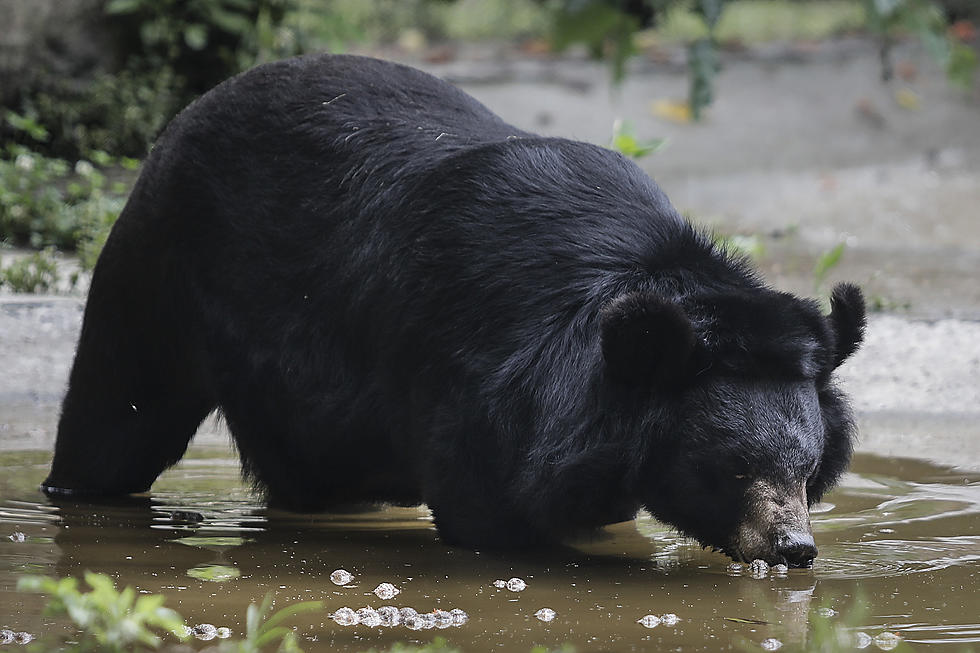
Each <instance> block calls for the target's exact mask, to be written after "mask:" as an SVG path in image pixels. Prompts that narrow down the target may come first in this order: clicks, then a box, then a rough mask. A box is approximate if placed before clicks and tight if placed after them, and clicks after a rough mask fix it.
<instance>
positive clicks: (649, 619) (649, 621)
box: [636, 614, 660, 628]
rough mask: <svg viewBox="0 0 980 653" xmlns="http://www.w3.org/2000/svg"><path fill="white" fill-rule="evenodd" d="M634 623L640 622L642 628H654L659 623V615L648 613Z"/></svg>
mask: <svg viewBox="0 0 980 653" xmlns="http://www.w3.org/2000/svg"><path fill="white" fill-rule="evenodd" d="M636 623H638V624H640V625H641V626H643V627H644V628H656V627H657V626H659V625H660V617H658V616H657V615H655V614H648V615H647V616H645V617H643V618H642V619H640V620H639V621H637V622H636Z"/></svg>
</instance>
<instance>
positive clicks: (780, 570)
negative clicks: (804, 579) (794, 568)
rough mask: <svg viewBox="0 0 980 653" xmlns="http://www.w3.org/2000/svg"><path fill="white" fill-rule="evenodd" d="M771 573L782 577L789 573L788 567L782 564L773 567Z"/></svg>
mask: <svg viewBox="0 0 980 653" xmlns="http://www.w3.org/2000/svg"><path fill="white" fill-rule="evenodd" d="M772 573H774V574H778V575H780V576H784V575H786V574H788V573H789V567H787V566H786V565H784V564H778V565H773V566H772Z"/></svg>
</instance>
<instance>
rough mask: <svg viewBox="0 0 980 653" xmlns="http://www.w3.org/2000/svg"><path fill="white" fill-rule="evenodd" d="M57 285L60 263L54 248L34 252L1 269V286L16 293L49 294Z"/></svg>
mask: <svg viewBox="0 0 980 653" xmlns="http://www.w3.org/2000/svg"><path fill="white" fill-rule="evenodd" d="M57 283H58V263H57V261H56V260H55V258H54V249H53V248H48V249H45V250H42V251H40V252H34V253H33V254H31V255H30V256H28V257H26V258H22V259H20V260H19V261H14V262H13V263H11V264H10V265H8V266H7V267H5V268H2V269H0V286H9V287H10V289H11V290H12V291H14V292H23V293H39V292H48V291H49V290H51V289H52V288H54V287H55V285H57Z"/></svg>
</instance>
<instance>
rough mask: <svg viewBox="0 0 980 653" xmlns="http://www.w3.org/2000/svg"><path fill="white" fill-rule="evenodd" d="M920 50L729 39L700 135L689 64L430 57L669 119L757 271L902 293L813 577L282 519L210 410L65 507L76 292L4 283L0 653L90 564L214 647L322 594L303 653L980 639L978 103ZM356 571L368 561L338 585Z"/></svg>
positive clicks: (859, 391)
mask: <svg viewBox="0 0 980 653" xmlns="http://www.w3.org/2000/svg"><path fill="white" fill-rule="evenodd" d="M787 53H788V54H791V55H793V56H792V57H789V58H787V57H786V56H785V55H787ZM899 56H900V58H903V59H904V60H907V61H908V62H910V63H912V64H914V65H915V66H917V67H918V69H919V70H920V74H919V75H918V76H917V77H916V78H915V79H912V80H909V81H905V82H900V84H901V85H902V86H901V88H905V89H906V90H909V91H911V92H913V93H914V94H915V95H916V97H917V98H918V104H917V105H916V108H913V109H910V108H903V107H902V106H900V105H899V104H898V103H896V99H895V98H896V92H897V91H898V90H900V86H899V83H897V84H895V85H892V86H884V85H881V84H879V83H878V81H877V68H876V66H877V64H876V61H875V57H874V52H873V49H872V48H870V47H869V46H868V45H867V44H862V43H860V42H856V43H855V42H847V43H837V44H823V45H819V46H810V47H809V48H808V49H807V51H806V52H797V51H795V50H792V49H790V50H785V49H784V50H782V51H774V52H766V51H761V52H756V53H748V54H744V55H741V56H739V57H737V58H735V57H730V58H729V59H728V60H727V64H726V68H725V70H724V72H723V74H722V76H721V77H720V79H719V88H718V102H717V104H716V105H715V107H714V108H713V109H712V110H711V112H710V114H709V116H708V120H707V122H706V123H705V124H702V125H696V126H695V125H686V124H675V123H672V122H669V121H665V120H662V119H660V118H658V117H656V116H655V115H654V113H653V112H652V111H651V105H652V104H653V103H654V102H656V101H657V100H660V99H664V98H679V97H682V96H683V95H684V93H685V88H686V80H685V78H684V76H683V75H682V74H681V73H680V72H679V71H678V70H677V69H675V68H674V67H672V66H669V65H668V66H659V65H653V64H650V63H644V62H640V63H639V64H638V65H637V66H636V68H635V69H634V70H633V72H632V74H631V75H630V76H629V78H628V81H627V83H626V85H625V86H624V87H623V88H622V89H621V90H619V91H618V92H610V90H609V86H608V85H607V80H608V78H607V75H606V71H605V70H604V69H603V68H601V67H599V66H592V65H591V64H588V63H586V62H581V61H568V60H564V61H542V60H537V61H525V60H519V59H510V58H508V57H506V56H502V55H501V53H500V52H498V51H487V52H481V51H472V52H468V53H466V55H465V56H462V57H460V58H459V59H458V60H456V61H454V62H452V63H450V64H446V65H440V66H431V70H432V71H433V72H435V73H437V74H440V75H444V76H446V77H449V78H450V79H453V80H456V81H458V82H460V83H461V84H462V85H463V86H464V87H465V88H466V90H467V91H469V92H471V93H473V94H474V95H475V96H476V97H478V98H479V99H481V100H482V101H484V102H485V103H486V104H487V105H488V106H490V107H491V108H492V109H494V110H496V111H498V112H500V113H501V114H502V115H503V116H504V118H505V119H507V120H509V121H511V122H513V123H515V124H517V125H519V126H521V127H524V128H528V129H532V130H536V131H540V132H544V133H548V134H556V135H564V136H572V137H576V138H580V139H583V140H590V141H593V142H599V143H604V142H606V140H607V139H608V135H609V131H610V128H611V125H612V122H613V120H614V119H616V118H626V119H629V120H631V121H632V122H633V123H634V129H635V131H636V132H637V134H638V135H640V136H641V137H662V136H666V137H668V138H669V139H670V145H669V147H668V148H667V149H666V150H664V151H663V152H661V153H659V154H657V155H655V156H653V157H650V158H648V159H644V160H643V161H642V162H641V165H643V167H644V168H645V169H646V170H647V171H648V172H649V173H650V174H651V175H652V176H653V177H654V178H656V179H657V180H658V181H659V182H660V184H661V185H662V186H663V188H664V189H665V190H666V191H667V193H668V195H670V196H671V198H672V200H673V201H674V203H675V204H676V205H677V206H678V208H680V209H681V210H682V211H685V212H687V213H689V214H690V215H691V216H692V218H693V219H694V220H696V221H697V222H699V223H701V224H704V225H706V226H710V227H714V228H715V229H717V230H719V231H721V232H723V233H726V234H740V235H745V236H749V237H752V238H754V239H755V241H756V242H757V243H758V244H760V245H761V250H762V251H761V254H760V256H759V265H760V268H761V270H762V271H763V273H764V274H765V276H766V277H767V278H768V279H769V280H770V281H771V282H772V283H773V284H774V285H776V286H778V287H780V288H784V289H788V290H792V291H795V292H800V293H803V294H817V295H820V294H822V293H825V292H826V287H827V285H828V284H829V283H832V282H833V281H836V280H845V279H847V280H852V281H855V282H857V283H859V284H860V285H861V286H862V287H863V288H864V289H865V291H866V293H867V294H868V296H869V298H871V299H872V300H873V302H874V304H875V305H876V306H877V307H879V308H880V309H882V310H881V312H878V313H875V314H874V315H872V318H871V321H870V325H869V330H868V337H867V342H866V344H865V346H864V348H863V349H862V350H861V352H859V353H858V354H857V355H856V356H855V357H854V358H853V359H852V360H850V361H849V362H848V363H847V364H846V365H845V366H844V368H843V369H842V370H841V378H842V381H843V383H844V385H845V387H846V389H847V390H848V392H850V394H851V395H852V397H853V399H854V404H855V407H856V409H857V412H858V417H859V423H860V430H861V436H860V441H859V444H858V448H859V454H858V455H857V457H856V458H855V461H854V465H853V467H852V471H851V473H850V474H849V475H848V476H847V477H846V478H845V480H844V483H843V484H842V486H841V487H840V488H839V489H838V490H836V491H835V492H833V493H832V494H830V495H829V496H828V497H827V501H826V503H824V504H821V505H819V506H817V507H816V509H815V510H814V511H813V515H812V518H813V522H814V529H815V533H816V540H817V545H818V547H819V549H820V556H819V557H818V558H817V561H816V564H815V565H814V567H813V569H811V570H789V571H788V572H782V571H781V570H778V569H776V570H753V569H751V568H750V567H748V566H742V567H732V566H731V565H730V564H729V561H728V560H727V559H726V558H724V557H723V556H720V555H718V554H715V553H710V552H704V551H702V550H701V549H700V548H698V547H697V546H695V545H693V544H691V543H690V542H687V541H686V540H684V539H682V538H679V537H677V536H676V535H675V534H673V533H671V532H670V531H669V530H667V529H665V528H664V527H662V526H661V525H660V524H658V523H656V522H655V521H653V520H652V519H650V518H649V517H644V516H641V517H639V518H638V519H637V520H636V521H635V522H629V523H623V524H618V525H615V526H612V527H609V528H607V529H605V530H604V531H603V532H602V533H601V534H600V535H599V536H598V537H597V538H595V539H592V540H589V541H584V542H576V543H571V546H570V547H569V548H567V549H563V550H561V551H551V552H548V553H546V554H537V555H532V556H506V557H502V556H497V555H491V554H488V553H483V552H471V551H464V550H460V549H452V548H447V547H445V546H443V545H442V544H441V543H440V542H439V540H438V537H437V536H436V534H435V531H434V529H433V527H432V523H431V520H430V517H429V514H428V513H427V511H426V510H425V509H424V508H420V509H388V510H381V511H376V512H368V513H350V514H343V515H330V514H328V515H296V514H287V513H276V512H269V511H266V510H265V509H264V508H262V506H261V505H259V504H258V503H257V502H256V501H255V499H254V498H253V497H252V496H251V495H250V494H249V492H248V491H247V489H246V488H244V487H243V486H242V485H241V483H240V482H239V480H238V467H237V460H236V459H235V456H234V453H233V452H232V450H231V448H230V446H229V444H228V441H227V436H226V435H225V433H224V431H223V430H222V428H221V427H220V425H215V424H214V423H213V422H211V421H209V422H207V423H206V424H205V426H204V427H203V428H202V431H201V433H200V434H199V435H198V437H197V438H196V440H195V443H194V444H193V445H192V448H191V450H190V452H189V454H188V457H187V458H186V459H185V460H184V461H183V462H181V463H180V464H179V465H178V466H177V467H175V468H174V469H172V470H171V471H169V472H167V473H166V474H165V475H164V476H163V477H162V478H161V479H160V480H159V481H158V483H157V484H156V485H155V486H154V488H153V492H152V494H151V495H149V496H147V497H142V498H140V499H138V500H134V501H132V502H127V503H124V504H118V505H113V506H91V505H82V504H72V503H52V502H50V501H48V500H47V499H45V498H44V497H42V496H41V495H40V494H39V493H38V491H37V489H36V488H37V484H38V483H39V482H40V481H41V480H42V479H43V477H44V475H45V472H46V469H47V465H48V462H49V460H50V454H49V451H50V449H51V447H52V445H53V441H54V429H55V424H56V419H57V410H58V408H57V407H58V402H59V400H60V397H61V394H62V392H63V389H64V383H65V379H66V377H67V372H68V368H69V365H70V362H71V356H72V353H73V350H74V342H75V339H76V338H77V334H78V328H79V326H80V320H81V310H82V306H83V298H82V297H80V296H60V297H54V296H45V297H24V296H13V295H9V294H8V295H0V647H3V648H4V649H6V648H8V647H10V648H11V650H16V649H17V647H19V646H21V645H23V642H24V641H25V636H24V635H23V633H28V634H30V635H39V634H43V633H45V632H49V631H52V630H58V629H62V628H63V627H64V624H62V623H58V622H54V621H53V620H51V619H50V618H47V617H44V616H42V615H41V608H42V600H41V599H40V598H39V597H36V596H32V595H25V594H22V593H17V592H15V590H14V586H15V584H16V579H17V578H18V577H19V576H21V575H23V574H25V573H45V574H50V575H68V574H72V575H81V573H82V572H83V571H84V570H91V571H101V572H105V573H109V574H111V575H112V576H113V577H114V578H115V579H116V580H117V582H118V583H119V584H129V585H133V586H135V587H137V588H138V589H139V590H140V591H143V592H159V593H163V594H165V595H166V596H167V604H168V605H170V606H171V607H174V608H176V609H177V610H178V611H180V612H181V613H182V614H183V615H185V616H186V617H187V618H188V622H189V623H190V624H191V625H194V626H197V627H198V629H197V632H196V634H197V636H198V637H199V639H207V638H209V637H213V638H215V639H217V638H220V637H221V636H223V635H230V636H234V637H241V636H242V630H243V623H242V621H243V619H244V615H245V611H246V607H247V605H248V604H249V603H250V602H258V601H260V600H261V598H262V596H264V595H265V594H266V593H267V592H272V593H273V594H274V596H275V600H276V607H282V606H285V605H288V604H290V603H293V602H296V601H301V600H309V599H317V600H322V601H323V602H324V606H325V607H324V609H323V610H322V611H320V612H316V613H309V614H306V615H303V616H300V617H296V618H295V619H293V620H292V622H291V623H292V624H293V625H295V626H296V628H297V632H298V633H300V635H301V646H302V647H303V648H304V649H307V650H323V651H328V650H330V651H332V650H341V651H360V650H367V649H369V648H371V647H372V646H374V647H383V646H387V645H389V644H391V643H392V642H394V641H404V640H409V641H419V642H422V641H429V640H431V639H432V638H433V637H434V636H436V635H439V636H444V637H446V638H447V639H448V640H449V641H450V643H452V644H454V645H457V646H459V647H461V648H463V649H464V650H465V651H498V650H500V651H527V650H530V648H531V647H532V646H533V645H538V644H540V645H545V646H549V647H557V646H559V645H561V644H562V643H565V642H568V643H571V644H573V645H574V646H576V648H577V650H578V651H580V652H581V651H632V650H636V651H647V650H674V649H680V650H685V651H687V650H691V651H696V650H704V651H715V650H722V649H728V648H735V649H736V650H738V649H739V647H742V646H747V647H748V649H749V650H755V649H762V650H777V649H779V648H784V649H785V650H792V649H793V648H794V647H795V646H798V645H799V643H800V642H801V641H803V639H804V638H805V637H806V636H807V633H809V635H810V637H813V636H814V635H815V634H817V633H820V632H823V631H825V630H826V626H828V625H830V626H833V627H839V628H840V629H842V630H843V632H845V633H846V634H847V636H846V639H845V641H844V646H843V649H844V650H850V649H852V648H853V649H854V650H860V649H866V650H879V649H880V650H890V648H892V647H894V646H895V645H897V644H898V643H899V642H905V643H907V644H910V645H912V646H913V647H914V649H915V650H932V649H943V650H949V651H957V652H959V651H962V650H969V649H970V648H971V647H972V648H973V649H977V648H978V647H980V620H978V617H977V614H978V602H977V596H978V595H980V594H978V590H980V437H978V436H980V432H978V430H980V427H978V426H977V425H978V424H980V323H978V322H977V320H978V319H980V290H978V289H980V284H978V283H977V280H978V277H980V274H978V272H980V222H978V221H977V220H976V217H977V209H976V207H977V206H980V174H978V169H980V108H978V104H977V102H976V97H975V96H973V97H971V96H969V95H964V94H963V93H960V92H957V91H953V90H951V89H950V88H949V87H948V86H946V85H945V83H944V81H943V80H942V78H941V76H940V75H938V74H936V72H935V70H933V69H931V68H930V66H931V64H930V63H929V62H928V60H927V59H926V58H925V57H924V56H923V55H922V53H921V52H918V51H917V50H916V49H914V48H909V47H904V48H900V50H899ZM841 242H843V243H845V251H844V255H843V258H842V260H841V263H840V265H839V266H837V267H835V268H834V269H833V270H832V271H831V273H830V275H829V276H828V279H827V280H826V283H825V284H824V285H823V286H822V287H820V288H814V278H813V265H814V262H815V261H816V259H817V258H818V257H819V256H820V255H821V254H822V253H824V252H826V251H828V250H829V249H830V248H832V247H834V246H835V245H837V244H838V243H841ZM339 570H343V571H346V572H347V573H348V574H350V575H351V578H350V579H349V580H348V579H346V578H345V577H343V576H342V575H341V576H337V577H336V580H342V581H344V580H346V581H347V582H341V583H339V584H338V583H337V582H336V580H335V579H334V578H332V577H331V575H332V574H333V573H334V572H336V571H339ZM498 581H500V582H498ZM517 581H521V582H517ZM385 583H389V584H391V586H392V587H393V588H394V589H396V590H398V592H397V593H396V594H392V593H391V590H389V588H386V587H384V586H383V584H385ZM522 583H523V585H524V587H523V589H520V591H515V589H516V588H518V587H520V586H521V584H522ZM498 585H502V586H498ZM379 586H382V587H381V588H380V589H381V595H379V594H378V593H377V590H378V589H379ZM511 587H512V588H515V589H510V588H511ZM385 606H389V607H393V608H399V609H401V608H411V609H412V610H414V611H415V612H416V613H417V615H416V617H418V618H412V619H408V620H407V621H406V617H412V615H411V613H410V612H407V611H406V612H399V622H398V625H391V626H389V625H384V624H385V623H387V621H385V620H391V621H393V620H394V619H395V618H394V616H393V613H392V612H391V611H390V610H385V611H382V610H381V608H382V607H385ZM345 607H346V608H349V612H344V611H343V610H342V609H343V608H345ZM368 607H370V608H372V609H373V610H365V609H364V608H368ZM453 610H457V611H461V612H462V613H465V615H466V618H465V620H464V619H463V618H462V617H460V612H456V613H453ZM358 611H360V612H358ZM382 615H388V616H384V617H383V616H382ZM419 615H421V616H420V617H419ZM445 615H449V617H448V618H447V617H446V616H445ZM671 615H673V616H671ZM454 617H455V620H454ZM675 617H676V619H675ZM376 619H377V620H381V621H380V622H379V623H375V621H376ZM354 622H356V623H354ZM343 624H347V625H343ZM415 626H417V627H418V628H417V629H416V628H415ZM221 629H227V632H226V631H224V630H221ZM8 633H9V636H8ZM8 640H9V641H8ZM206 645H207V644H206V643H203V642H199V643H198V644H195V646H196V647H197V648H201V647H203V646H206Z"/></svg>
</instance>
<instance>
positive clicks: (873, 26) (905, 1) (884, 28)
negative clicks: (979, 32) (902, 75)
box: [863, 0, 977, 89]
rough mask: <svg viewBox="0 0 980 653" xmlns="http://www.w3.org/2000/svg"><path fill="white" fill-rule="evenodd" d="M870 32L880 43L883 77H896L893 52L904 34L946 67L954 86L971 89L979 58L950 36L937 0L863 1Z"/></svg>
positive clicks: (885, 78) (971, 50)
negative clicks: (892, 59) (899, 38)
mask: <svg viewBox="0 0 980 653" xmlns="http://www.w3.org/2000/svg"><path fill="white" fill-rule="evenodd" d="M863 4H864V9H865V13H866V15H867V21H868V29H869V30H870V32H871V33H872V34H873V35H874V36H875V37H876V38H877V39H878V47H879V56H880V58H881V76H882V79H884V80H886V81H887V80H889V79H891V77H892V75H893V69H892V62H891V50H892V47H893V46H894V44H895V41H896V40H897V39H898V37H899V36H901V35H902V34H906V33H910V34H913V35H914V36H915V37H917V38H918V39H919V40H920V41H921V42H922V44H923V45H924V46H925V48H926V50H928V51H929V53H930V54H931V55H932V56H933V58H935V59H936V61H938V62H939V63H940V65H942V66H943V68H944V69H945V70H946V76H947V78H948V79H949V81H950V83H952V84H955V85H958V86H962V87H964V88H967V89H969V88H971V87H972V85H973V80H974V76H975V73H976V69H977V54H976V52H974V51H973V49H971V48H970V47H969V46H967V45H965V44H963V43H960V42H958V41H956V40H955V39H954V38H952V37H951V36H950V35H949V34H948V32H947V27H948V21H947V19H946V15H945V12H944V11H943V8H942V6H941V5H940V4H939V3H937V2H935V1H934V0H863Z"/></svg>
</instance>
